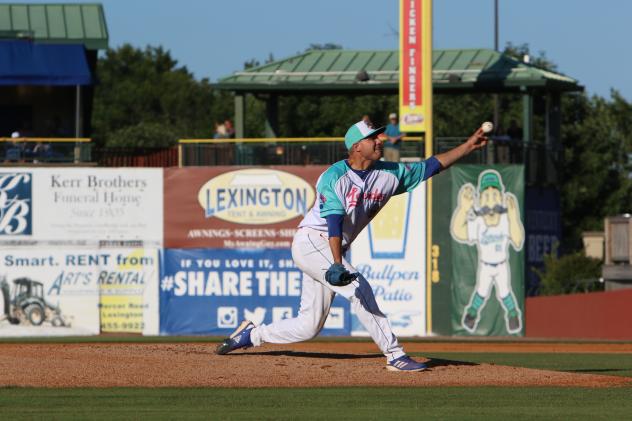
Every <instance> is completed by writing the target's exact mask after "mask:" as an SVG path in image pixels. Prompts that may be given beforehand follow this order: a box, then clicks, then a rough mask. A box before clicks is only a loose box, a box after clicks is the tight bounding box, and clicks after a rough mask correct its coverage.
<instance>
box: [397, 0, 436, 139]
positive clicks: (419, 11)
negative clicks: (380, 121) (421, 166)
mask: <svg viewBox="0 0 632 421" xmlns="http://www.w3.org/2000/svg"><path fill="white" fill-rule="evenodd" d="M399 13H400V25H399V115H400V120H399V128H400V130H401V131H402V132H408V133H410V132H428V131H430V130H431V129H429V127H430V126H431V125H432V0H400V8H399Z"/></svg>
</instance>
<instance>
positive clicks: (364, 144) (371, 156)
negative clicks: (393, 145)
mask: <svg viewBox="0 0 632 421" xmlns="http://www.w3.org/2000/svg"><path fill="white" fill-rule="evenodd" d="M358 151H359V152H360V155H362V157H363V158H364V159H367V160H370V161H378V160H379V159H380V158H382V155H383V153H384V144H383V143H382V140H381V139H379V138H378V137H377V136H373V137H367V138H366V139H363V140H361V141H360V142H358Z"/></svg>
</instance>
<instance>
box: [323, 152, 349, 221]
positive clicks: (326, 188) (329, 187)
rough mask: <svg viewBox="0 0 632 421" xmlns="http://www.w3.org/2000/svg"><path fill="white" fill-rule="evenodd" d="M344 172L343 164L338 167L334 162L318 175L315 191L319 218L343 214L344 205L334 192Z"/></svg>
mask: <svg viewBox="0 0 632 421" xmlns="http://www.w3.org/2000/svg"><path fill="white" fill-rule="evenodd" d="M345 173H346V169H345V168H344V165H343V168H340V166H339V165H337V163H336V164H334V165H333V166H331V167H330V168H329V169H328V170H327V171H325V172H324V173H323V175H322V176H321V177H320V180H319V181H318V184H317V186H316V193H317V194H318V202H319V208H320V217H321V218H325V217H326V216H329V215H344V214H345V208H344V205H343V204H342V201H341V200H340V198H339V197H338V194H337V193H336V183H337V182H338V180H339V179H340V177H342V176H343V175H344V174H345Z"/></svg>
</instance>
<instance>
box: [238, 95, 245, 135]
mask: <svg viewBox="0 0 632 421" xmlns="http://www.w3.org/2000/svg"><path fill="white" fill-rule="evenodd" d="M245 121H246V95H245V94H238V93H235V137H236V138H237V139H243V138H244V136H245Z"/></svg>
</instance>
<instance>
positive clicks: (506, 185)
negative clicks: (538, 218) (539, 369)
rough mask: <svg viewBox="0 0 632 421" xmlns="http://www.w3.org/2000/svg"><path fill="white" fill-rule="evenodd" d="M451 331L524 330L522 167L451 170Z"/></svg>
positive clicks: (492, 332) (515, 332) (489, 332)
mask: <svg viewBox="0 0 632 421" xmlns="http://www.w3.org/2000/svg"><path fill="white" fill-rule="evenodd" d="M450 192H451V193H450V194H451V195H452V200H451V202H452V203H451V205H452V206H451V209H450V213H451V216H450V237H451V241H452V243H451V247H450V248H451V265H450V266H451V273H450V274H449V276H450V278H451V281H452V284H451V287H452V288H451V295H452V306H451V309H452V310H451V324H452V326H451V327H452V333H453V334H456V335H496V336H504V335H522V334H523V333H524V273H525V271H524V244H525V229H524V223H523V220H524V218H523V209H524V208H523V201H524V167H522V166H491V167H490V166H479V165H462V166H455V167H453V168H452V169H451V189H450Z"/></svg>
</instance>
